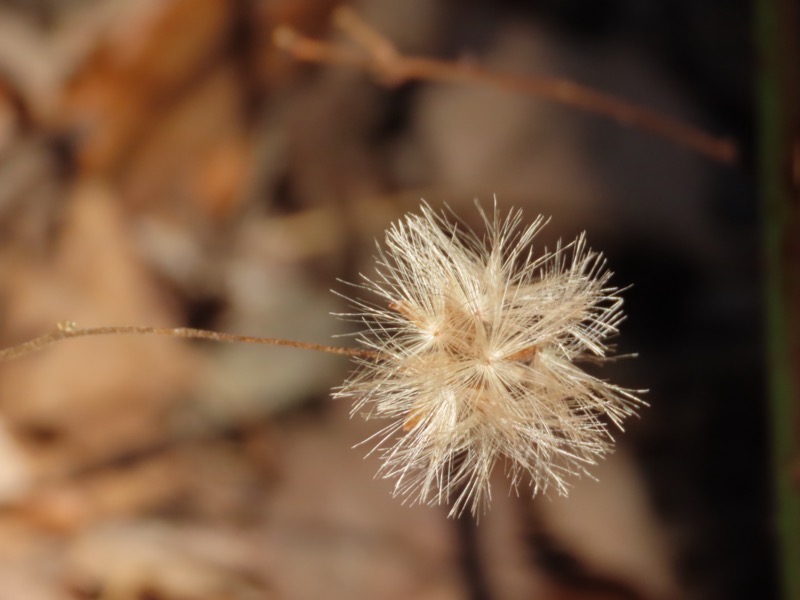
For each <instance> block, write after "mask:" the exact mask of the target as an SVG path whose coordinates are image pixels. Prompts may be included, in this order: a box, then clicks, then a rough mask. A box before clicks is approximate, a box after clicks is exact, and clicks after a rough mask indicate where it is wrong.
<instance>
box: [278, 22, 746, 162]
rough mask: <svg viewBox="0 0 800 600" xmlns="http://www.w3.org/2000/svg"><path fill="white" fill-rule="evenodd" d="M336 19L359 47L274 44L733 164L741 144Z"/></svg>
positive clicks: (616, 101)
mask: <svg viewBox="0 0 800 600" xmlns="http://www.w3.org/2000/svg"><path fill="white" fill-rule="evenodd" d="M333 20H334V23H335V24H336V25H337V26H338V27H339V28H340V29H341V30H342V31H344V33H345V34H347V35H348V37H349V38H350V39H351V40H352V41H353V42H355V43H356V45H358V46H359V48H350V47H345V46H341V45H338V44H331V43H329V42H324V41H320V40H315V39H311V38H308V37H305V36H303V35H301V34H299V33H298V32H296V31H294V30H293V29H291V28H289V27H287V26H285V25H284V26H280V27H278V28H276V29H275V31H274V32H273V36H272V39H273V42H274V44H275V45H276V46H277V47H279V48H281V49H283V50H286V51H287V52H288V53H289V54H291V55H292V56H293V57H294V58H295V59H296V60H302V61H306V62H314V63H324V64H334V65H342V66H350V67H355V68H358V69H362V70H365V71H369V72H371V73H373V74H374V75H376V76H377V77H378V78H379V79H380V80H381V81H383V82H384V83H386V84H388V85H399V84H401V83H404V82H407V81H414V80H415V81H436V82H445V83H460V84H478V85H485V86H489V87H494V88H496V89H501V90H506V91H509V92H513V93H521V94H527V95H530V96H534V97H537V98H542V99H545V100H549V101H551V102H557V103H560V104H563V105H567V106H571V107H572V108H576V109H579V110H582V111H585V112H589V113H594V114H597V115H600V116H603V117H606V118H608V119H611V120H613V121H616V122H617V123H619V124H620V125H623V126H627V127H634V128H637V129H639V130H641V131H646V132H648V133H651V134H653V135H656V136H659V137H661V138H664V139H667V140H669V141H671V142H673V143H675V144H678V145H681V146H684V147H686V148H690V149H692V150H694V151H695V152H698V153H700V154H703V155H704V156H706V157H708V158H710V159H712V160H715V161H717V162H720V163H725V164H733V163H735V162H736V160H737V153H738V151H737V147H736V144H735V142H733V141H732V140H730V139H725V138H718V137H716V136H713V135H711V134H709V133H706V132H705V131H702V130H701V129H698V128H696V127H693V126H691V125H688V124H687V123H684V122H683V121H680V120H678V119H674V118H672V117H668V116H666V115H664V114H662V113H659V112H657V111H655V110H651V109H648V108H645V107H642V106H639V105H636V104H633V103H632V102H628V101H627V100H623V99H621V98H618V97H616V96H613V95H611V94H608V93H605V92H601V91H599V90H595V89H593V88H590V87H588V86H585V85H581V84H579V83H575V82H573V81H569V80H566V79H557V78H552V77H539V76H534V75H524V76H522V75H511V74H506V73H498V72H495V71H490V70H488V69H484V68H481V67H480V66H477V65H475V64H471V63H466V62H448V61H444V60H437V59H433V58H425V57H417V56H403V55H402V54H400V53H399V52H398V51H397V50H396V49H395V47H394V46H393V45H392V43H391V42H390V41H389V40H387V39H386V38H385V37H383V36H382V35H381V34H380V33H379V32H378V31H376V30H375V29H374V28H372V27H371V26H370V25H369V24H368V23H366V22H365V21H364V20H363V19H361V17H359V16H358V14H357V13H356V12H355V11H354V10H353V9H352V8H348V7H341V8H339V9H337V10H336V11H335V12H334V16H333Z"/></svg>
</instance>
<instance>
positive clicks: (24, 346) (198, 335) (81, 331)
mask: <svg viewBox="0 0 800 600" xmlns="http://www.w3.org/2000/svg"><path fill="white" fill-rule="evenodd" d="M100 335H163V336H169V337H179V338H185V339H193V340H210V341H212V342H227V343H239V344H263V345H267V346H286V347H289V348H299V349H300V350H313V351H315V352H327V353H328V354H339V355H341V356H349V357H351V358H363V359H367V360H378V359H379V358H380V356H379V354H378V353H377V352H375V351H373V350H364V349H359V348H343V347H341V346H327V345H325V344H313V343H310V342H298V341H295V340H286V339H282V338H267V337H257V336H251V335H235V334H232V333H221V332H218V331H210V330H207V329H195V328H193V327H143V326H138V325H121V326H110V327H88V328H80V327H77V326H76V325H75V323H73V322H72V321H66V322H63V323H59V324H58V327H57V328H56V329H55V330H53V331H51V332H50V333H46V334H45V335H42V336H39V337H37V338H34V339H32V340H29V341H27V342H23V343H21V344H17V345H16V346H11V347H9V348H3V349H2V350H0V361H3V360H10V359H12V358H18V357H20V356H24V355H26V354H30V353H32V352H38V351H39V350H43V349H44V348H47V347H48V346H52V345H53V344H56V343H58V342H61V341H63V340H68V339H72V338H80V337H93V336H100Z"/></svg>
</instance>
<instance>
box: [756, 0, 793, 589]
mask: <svg viewBox="0 0 800 600" xmlns="http://www.w3.org/2000/svg"><path fill="white" fill-rule="evenodd" d="M756 9H757V21H756V22H757V26H758V29H757V41H758V47H759V61H758V63H759V67H760V69H759V73H758V77H759V80H758V88H759V118H760V134H761V135H760V150H759V155H760V160H759V168H760V178H761V206H762V237H763V244H764V260H765V280H764V284H765V308H766V327H767V331H766V335H767V361H768V362H767V377H768V381H769V402H770V412H771V414H770V421H771V439H772V457H773V476H774V481H775V484H774V494H775V510H776V513H775V516H776V519H775V526H776V534H777V538H778V555H779V567H780V570H781V584H782V588H783V592H784V594H783V597H785V598H789V599H800V386H799V385H798V366H800V361H799V359H800V356H798V354H799V352H798V347H799V345H800V203H798V199H799V198H798V189H797V187H796V186H797V179H796V175H797V174H796V173H793V172H792V168H793V160H792V153H793V147H797V146H796V144H797V139H798V138H797V136H798V103H799V102H800V98H799V97H798V94H797V90H796V88H795V87H794V86H795V85H796V83H795V78H796V76H797V67H798V62H797V49H796V48H792V46H793V45H794V39H795V38H794V34H795V31H793V27H794V23H795V20H794V15H792V14H791V13H792V3H791V1H789V0H758V1H757V3H756Z"/></svg>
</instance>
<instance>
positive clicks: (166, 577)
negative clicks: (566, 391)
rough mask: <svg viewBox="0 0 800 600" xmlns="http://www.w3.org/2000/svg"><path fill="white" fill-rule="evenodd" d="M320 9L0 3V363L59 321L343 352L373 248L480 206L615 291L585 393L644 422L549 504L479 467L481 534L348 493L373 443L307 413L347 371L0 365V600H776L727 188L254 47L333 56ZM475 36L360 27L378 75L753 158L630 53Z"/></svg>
mask: <svg viewBox="0 0 800 600" xmlns="http://www.w3.org/2000/svg"><path fill="white" fill-rule="evenodd" d="M338 4H339V3H338V2H336V1H335V0H69V1H66V0H64V1H51V2H48V1H38V2H24V1H21V0H20V1H18V2H8V1H7V2H3V3H0V274H2V276H0V345H2V346H8V345H11V344H14V343H18V342H20V341H22V340H24V339H28V338H31V337H35V336H37V335H39V334H41V333H44V332H46V331H49V330H51V329H52V328H53V327H54V325H55V324H56V323H58V322H62V321H66V320H70V321H75V322H77V323H78V324H79V325H80V326H82V327H90V326H100V325H123V324H135V325H152V326H180V325H191V326H197V327H207V328H213V329H217V330H221V331H228V332H235V333H243V334H251V335H268V336H282V337H288V338H293V339H299V340H305V341H311V342H320V343H329V342H330V337H331V336H332V335H336V334H342V333H347V331H348V325H347V324H346V323H343V322H341V321H338V320H337V319H335V318H334V317H332V316H331V315H330V313H332V312H333V313H335V312H341V311H342V310H344V309H345V304H344V302H343V301H342V300H341V299H339V298H338V297H337V296H335V295H334V294H332V293H330V291H329V290H330V288H335V289H337V290H339V291H347V290H346V288H344V286H343V285H341V284H339V283H338V282H337V279H338V278H341V279H343V280H349V281H354V280H355V279H356V277H357V273H358V272H360V271H363V272H368V271H369V269H370V261H371V254H372V251H373V248H374V246H373V244H374V239H376V238H378V239H381V237H382V231H383V230H384V229H385V228H386V227H387V226H388V224H389V223H390V222H391V221H392V220H394V219H396V218H398V217H399V216H401V215H402V214H403V213H404V212H406V211H408V210H415V209H416V208H417V207H418V206H419V201H420V198H426V199H427V200H429V201H430V202H431V203H432V205H434V206H435V207H439V206H441V204H442V203H444V202H447V203H448V204H449V205H450V206H451V207H453V209H454V210H455V211H456V212H457V213H459V214H460V215H461V216H463V217H464V218H465V220H467V221H470V222H474V220H475V217H477V214H476V211H475V210H474V208H473V207H472V202H473V199H474V198H480V199H482V200H483V202H484V205H485V204H486V203H488V202H490V201H491V198H492V195H493V194H497V198H498V202H499V204H500V206H501V207H503V206H508V207H510V206H512V205H515V206H521V207H524V208H525V211H526V215H527V216H528V217H530V219H531V220H532V219H533V218H534V217H535V215H536V214H538V213H542V214H545V215H552V216H553V224H552V225H551V226H548V228H547V229H548V231H546V233H545V239H546V240H550V241H551V242H552V241H553V240H555V239H556V238H557V237H560V236H563V237H565V238H569V237H572V236H574V235H575V234H576V233H577V232H579V231H582V230H584V229H585V230H587V231H588V232H589V239H590V241H591V243H592V245H593V247H595V248H597V249H602V250H604V251H605V250H607V251H608V254H609V255H610V263H611V268H612V270H615V271H619V273H620V278H619V279H618V280H615V284H617V285H623V286H624V285H628V284H631V283H633V284H634V289H633V290H631V318H630V324H629V325H628V324H625V326H624V327H623V331H622V338H621V340H620V350H621V351H625V352H628V351H641V352H642V354H643V355H644V356H643V358H642V359H640V361H639V362H637V361H620V362H619V363H617V364H615V365H614V366H613V367H612V369H613V373H612V374H610V375H609V378H611V377H612V375H613V378H614V379H615V380H616V378H618V377H619V378H621V380H622V381H621V382H620V383H621V384H623V385H627V386H629V387H633V388H650V389H651V390H652V392H651V395H649V396H648V398H647V399H648V400H649V401H650V402H651V404H652V405H653V406H652V409H651V410H646V411H644V414H643V416H642V420H641V421H640V422H637V423H633V424H631V430H632V431H631V432H630V435H629V436H620V437H622V438H623V439H622V441H621V443H620V449H619V451H618V452H617V453H616V454H615V455H614V456H613V457H612V458H611V459H609V460H608V461H607V462H606V463H604V464H603V465H600V466H599V467H598V469H597V470H596V475H597V477H598V480H599V481H598V482H594V481H591V480H582V481H578V482H576V483H575V487H574V490H573V493H572V494H571V496H570V497H569V499H563V498H553V499H537V500H534V501H531V500H530V499H529V498H527V497H525V492H526V490H524V491H523V493H522V494H521V495H522V497H521V498H517V497H513V496H509V495H508V494H507V493H506V491H507V488H508V484H507V482H506V481H505V480H504V477H503V474H502V473H499V474H498V478H497V482H496V486H495V489H494V492H495V493H494V497H493V505H492V509H491V511H490V512H489V513H487V514H486V515H485V516H484V517H482V519H481V522H480V524H479V526H477V527H475V526H474V525H473V524H471V523H470V522H469V521H453V520H447V519H446V518H445V514H446V512H447V511H446V510H445V509H443V508H440V507H439V508H430V507H419V506H414V507H408V506H403V505H401V503H400V501H399V500H396V499H393V498H392V497H391V482H387V481H383V480H380V479H374V478H373V476H374V473H375V472H376V470H377V468H378V462H377V459H376V458H375V457H368V458H367V459H364V458H363V456H364V454H366V452H367V448H366V447H364V446H360V447H358V448H356V449H353V448H352V446H354V445H355V444H358V443H359V442H360V441H361V440H363V439H365V438H367V437H369V435H371V434H372V433H374V432H375V431H377V429H378V428H379V427H380V424H375V423H372V422H364V421H362V420H361V419H358V418H354V419H350V418H349V417H348V412H349V407H348V406H345V405H341V404H338V403H334V402H332V401H331V400H330V396H329V390H330V389H331V388H332V387H335V386H336V385H337V384H339V383H341V381H342V378H343V377H344V376H345V374H346V373H347V369H348V364H347V360H346V359H343V358H339V357H331V356H327V355H315V354H308V353H303V352H300V351H297V350H291V349H271V348H267V349H264V348H254V347H244V346H221V345H220V346H211V345H207V344H200V343H185V342H181V341H179V340H173V339H164V338H159V339H155V338H135V337H115V338H104V339H89V340H75V341H68V342H66V343H63V344H61V345H59V346H57V347H53V348H50V349H47V350H46V351H44V352H41V353H39V354H37V355H33V356H30V357H25V358H22V359H19V360H15V361H12V362H8V363H6V364H2V365H0V600H6V599H8V600H20V599H25V600H66V599H104V600H129V599H130V600H133V599H140V600H239V599H241V600H247V599H255V598H290V599H294V598H297V599H305V598H309V599H310V598H331V599H335V598H342V599H344V598H383V599H391V598H397V599H406V598H427V599H437V600H438V599H442V600H444V599H450V598H497V599H512V598H533V597H535V598H542V599H544V598H548V599H550V598H552V599H558V600H567V599H576V600H577V599H584V598H585V599H598V600H600V599H603V600H605V599H609V600H610V599H617V598H619V599H646V600H672V599H678V598H703V599H705V598H733V597H739V596H736V595H735V594H736V593H742V594H749V595H742V596H740V597H742V598H745V597H756V596H753V595H752V593H751V592H752V590H760V591H762V592H764V594H765V595H758V597H763V598H767V597H769V594H768V593H767V592H768V588H769V585H770V581H771V579H770V575H769V567H768V559H769V553H768V551H767V547H766V541H765V540H766V539H767V538H766V536H767V532H766V529H767V527H766V525H765V517H764V510H765V509H764V502H765V500H764V494H765V492H763V485H762V484H763V481H762V479H761V478H760V477H761V476H760V475H756V476H752V474H753V473H761V471H760V467H759V465H760V464H761V463H760V462H759V461H761V460H762V458H763V457H762V455H761V454H759V452H760V450H759V449H760V444H761V441H762V438H761V437H759V436H763V434H761V433H760V432H759V431H756V430H757V429H758V427H754V426H753V423H758V422H759V419H760V416H759V413H758V408H757V407H758V403H759V402H760V399H759V397H758V393H759V392H758V384H759V374H758V371H757V366H754V365H757V361H758V350H757V344H756V343H755V342H753V340H754V339H755V338H756V333H755V331H756V324H755V319H754V318H753V313H754V306H755V300H754V295H755V292H754V288H753V278H754V272H755V266H754V263H755V258H754V252H753V238H752V229H751V228H752V212H753V211H754V209H753V208H752V206H751V202H752V198H750V197H749V196H748V194H749V191H748V190H749V189H750V188H749V187H748V186H749V185H750V182H749V180H748V178H747V175H746V173H744V174H743V173H742V172H741V171H737V170H735V169H730V168H728V167H723V166H719V165H716V164H713V163H711V162H710V161H708V160H707V159H704V158H702V157H699V156H697V155H694V154H693V153H692V152H690V151H688V150H686V149H685V148H680V147H677V146H675V145H673V144H671V143H669V142H667V141H664V140H660V139H657V138H654V137H652V136H649V135H647V134H645V133H643V132H641V131H636V130H630V129H626V128H622V127H619V126H618V125H616V124H614V123H611V122H606V121H603V120H602V119H598V118H596V117H592V116H589V115H585V114H581V113H578V112H576V111H573V110H570V109H567V108H564V107H561V106H557V105H553V104H549V103H544V102H537V101H535V100H532V99H531V98H529V97H522V96H519V95H515V94H509V93H506V92H502V91H500V90H495V89H491V88H486V87H480V86H477V87H476V86H472V87H470V86H450V85H446V84H434V83H408V84H404V85H402V86H400V87H398V88H393V89H392V88H387V87H382V86H381V85H380V84H379V83H377V82H375V81H374V80H373V79H372V78H370V76H369V75H367V74H365V73H363V72H359V71H357V70H353V69H344V68H335V67H325V66H314V65H307V64H300V63H299V62H297V61H296V60H293V59H292V58H291V57H290V56H288V55H287V54H286V53H285V52H282V51H280V50H278V49H276V48H275V47H274V45H273V43H272V37H271V32H272V31H273V30H274V29H275V28H276V27H278V26H279V25H288V26H290V27H292V28H294V29H295V30H297V31H300V32H302V33H304V34H306V35H309V36H312V37H318V38H321V39H328V38H329V36H333V35H334V33H332V30H331V28H330V15H331V12H332V11H333V10H334V9H335V8H336V6H337V5H338ZM547 4H548V3H542V5H543V6H545V5H547ZM567 4H569V3H567ZM579 4H580V3H579ZM678 4H680V3H678ZM648 5H649V6H651V8H652V7H653V6H656V3H649V4H648ZM500 6H503V7H505V8H495V7H494V5H493V4H492V3H480V2H467V3H465V4H464V5H463V6H461V5H459V3H454V2H446V1H444V0H442V1H429V0H412V1H410V2H388V1H377V0H371V1H369V2H363V3H361V4H360V5H359V10H360V11H361V14H362V16H363V17H364V18H365V19H366V20H367V21H368V22H370V23H372V24H373V25H375V26H376V27H377V28H378V29H379V30H380V31H382V32H383V33H384V34H385V35H386V36H387V38H388V39H391V40H392V41H394V43H395V44H396V45H397V47H398V48H401V49H402V50H403V51H407V52H410V53H414V54H419V55H428V56H444V57H449V58H457V57H460V56H463V54H464V53H470V59H474V60H478V61H480V62H481V63H482V64H484V65H486V66H487V67H490V68H496V69H499V70H503V71H507V72H517V73H525V72H531V73H533V72H535V73H543V74H549V75H558V76H564V77H567V78H573V79H575V80H576V81H580V82H582V83H586V84H588V85H593V86H596V87H598V88H601V89H604V90H606V91H608V92H610V93H614V94H617V95H618V96H620V97H622V98H627V99H629V100H631V101H636V102H639V103H641V104H643V105H647V106H650V107H651V108H653V109H656V110H662V111H664V112H665V113H666V114H671V115H673V116H675V117H677V118H681V119H686V120H687V121H691V122H693V123H695V124H698V125H699V126H701V127H706V128H709V129H711V130H714V131H720V132H722V133H726V134H731V135H735V136H744V141H745V142H746V141H747V133H748V130H747V126H746V125H745V126H742V128H741V129H738V128H737V127H738V126H737V125H736V123H737V121H736V118H737V114H738V113H737V112H736V111H744V110H745V108H746V102H743V103H742V104H736V103H735V102H734V101H731V104H729V105H728V109H729V113H724V111H723V112H722V113H720V114H715V115H714V116H709V115H711V114H712V113H713V111H712V110H710V108H709V104H708V103H706V104H704V103H703V102H702V101H699V100H697V98H696V96H695V95H693V92H692V91H690V88H691V86H690V85H689V84H687V83H685V82H682V81H681V79H680V78H679V77H675V76H674V73H673V72H672V71H671V70H670V69H669V68H667V67H665V66H664V64H662V63H659V61H658V60H656V59H655V58H653V56H655V55H657V53H654V54H652V55H651V54H648V53H646V52H642V51H640V50H641V42H642V40H641V39H638V40H637V39H632V38H630V37H625V36H619V40H618V41H613V35H605V36H601V35H595V36H594V37H593V36H592V35H587V36H584V37H581V36H579V35H577V34H575V33H574V32H573V33H569V32H567V33H564V30H561V29H559V27H558V24H557V23H556V24H554V23H553V22H552V21H548V20H547V19H540V20H537V19H536V18H532V17H530V15H526V17H525V18H521V17H520V14H519V12H520V11H517V9H516V8H514V7H515V6H516V5H515V4H514V3H513V2H509V3H507V5H506V4H501V5H500ZM715 6H716V9H717V13H715V14H717V15H718V16H719V15H720V14H722V15H723V17H724V16H725V15H727V16H728V17H729V21H722V23H723V24H727V26H728V27H729V30H733V33H730V38H727V37H725V35H724V34H720V36H719V37H718V38H715V39H712V40H711V41H709V42H708V43H709V45H711V46H713V51H712V52H711V53H710V54H709V55H708V56H710V58H708V56H707V58H708V60H709V61H712V63H713V64H714V65H716V64H722V60H721V59H720V56H721V55H723V54H724V53H725V52H727V50H728V48H727V46H726V44H733V45H735V44H736V43H737V40H739V39H740V37H737V36H744V35H747V32H746V31H745V32H744V33H742V31H740V30H737V29H736V27H737V26H738V25H739V21H736V18H738V16H739V15H738V13H735V12H733V10H731V11H729V12H725V9H724V8H722V9H721V8H720V6H722V5H721V4H720V5H715ZM545 12H546V11H545ZM593 14H594V13H593ZM596 18H597V19H598V22H609V21H603V16H602V15H601V14H600V13H597V16H596ZM611 29H613V28H609V30H611ZM731 38H732V39H733V40H734V41H733V42H731ZM715 44H717V45H715ZM695 50H697V51H698V52H699V51H702V50H703V48H700V49H699V50H698V49H697V48H695ZM729 55H730V53H729ZM701 56H706V55H701ZM736 56H737V55H736V53H734V57H736ZM714 59H719V60H720V62H719V63H716V62H713V60H714ZM712 70H713V69H712ZM718 76H719V79H718V80H706V84H707V85H709V86H716V88H715V89H716V92H717V94H718V95H723V96H724V95H726V94H727V95H728V96H729V97H731V98H734V99H735V98H740V97H742V96H743V95H745V92H743V90H742V86H743V84H742V83H741V81H740V80H739V79H737V76H738V75H737V74H731V73H728V72H722V71H721V72H718ZM711 103H712V104H713V100H712V101H711ZM743 107H745V108H743ZM731 115H733V116H731ZM725 128H727V129H725ZM721 197H724V198H725V201H724V202H725V206H724V207H723V208H720V205H721V202H722V201H721V200H720V198H721ZM731 323H737V324H738V326H737V327H730V331H732V332H733V333H732V336H733V341H731V340H730V339H729V338H726V337H725V336H726V335H727V334H726V333H725V332H726V331H728V329H727V328H728V327H729V326H730V324H731ZM721 332H722V333H721ZM626 336H629V337H626ZM648 353H649V356H648ZM699 363H702V369H701V368H700V366H699ZM732 373H733V375H732ZM604 376H605V374H604ZM721 406H724V407H725V408H724V409H723V410H724V411H727V412H726V413H725V414H726V415H727V416H723V417H720V413H721V411H720V407H721ZM720 419H722V421H723V422H724V425H725V427H727V428H726V429H724V431H722V432H719V431H717V429H715V428H716V427H717V426H718V424H719V421H720ZM747 427H751V429H750V431H749V433H748V431H747V429H746V428H747ZM709 432H712V433H709ZM743 432H744V433H745V435H742V433H743ZM742 438H746V439H744V441H742ZM727 462H733V463H735V465H736V466H737V467H738V468H739V471H736V472H734V469H733V468H732V467H730V466H724V464H723V463H725V464H726V463H727ZM721 464H723V466H720V465H721ZM740 472H743V473H745V475H744V476H742V475H740V474H739V473H740ZM751 476H752V478H751V479H748V480H746V481H744V482H742V481H741V478H742V477H745V478H747V477H751ZM737 486H739V487H737ZM720 498H722V500H720ZM759 544H760V545H761V546H759ZM753 548H761V550H762V552H761V556H762V558H759V559H754V560H752V561H750V562H747V561H746V560H745V557H746V556H749V555H750V554H751V553H753V552H755V551H754V550H753Z"/></svg>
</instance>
